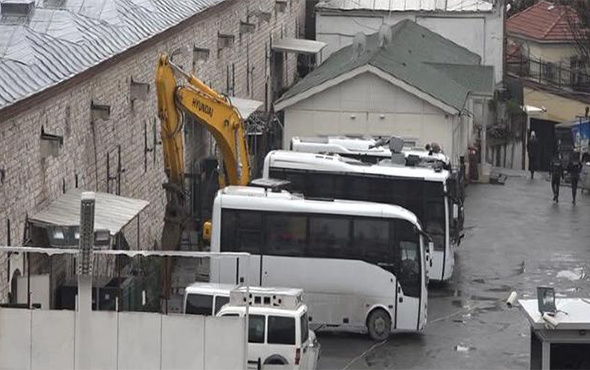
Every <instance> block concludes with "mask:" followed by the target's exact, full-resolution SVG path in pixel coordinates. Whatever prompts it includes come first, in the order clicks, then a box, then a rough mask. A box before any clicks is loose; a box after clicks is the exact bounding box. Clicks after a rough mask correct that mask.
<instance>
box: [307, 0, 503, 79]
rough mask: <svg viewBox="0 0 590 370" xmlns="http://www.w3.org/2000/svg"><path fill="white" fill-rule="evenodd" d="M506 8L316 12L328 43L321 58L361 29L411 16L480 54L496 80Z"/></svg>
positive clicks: (373, 29)
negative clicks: (472, 11)
mask: <svg viewBox="0 0 590 370" xmlns="http://www.w3.org/2000/svg"><path fill="white" fill-rule="evenodd" d="M502 13H503V11H502V10H501V7H500V8H497V9H495V10H494V11H493V12H487V13H484V12H480V13H467V12H466V13H464V14H460V13H448V14H449V15H445V14H443V13H441V12H437V13H418V12H392V13H390V14H388V13H383V12H368V13H366V14H364V13H363V15H362V16H358V14H360V12H356V13H355V14H357V16H353V15H349V14H345V13H344V14H328V13H326V12H322V11H319V12H318V13H317V14H316V39H317V40H318V41H323V42H325V43H327V44H328V46H326V48H325V49H324V50H323V51H322V60H326V58H327V57H328V56H329V55H330V54H332V53H333V52H334V51H336V50H338V49H340V48H342V47H344V46H346V45H350V44H351V43H352V39H353V37H354V35H355V34H356V33H358V32H363V33H366V34H371V33H375V32H377V31H378V30H379V27H380V26H381V25H382V24H389V25H394V24H396V23H398V22H399V21H401V20H404V19H410V20H413V21H415V22H417V23H418V24H420V25H422V26H424V27H426V28H428V29H430V30H432V31H434V32H436V33H438V34H440V35H442V36H443V37H445V38H447V39H449V40H451V41H453V42H455V43H457V44H458V45H461V46H463V47H465V48H466V49H468V50H470V51H471V52H473V53H476V54H478V55H479V56H481V58H482V62H481V64H482V65H491V66H493V67H494V76H495V82H496V83H498V82H500V81H502V73H503V69H502V68H503V64H502V54H503V43H502V38H503V22H502V19H503V14H502Z"/></svg>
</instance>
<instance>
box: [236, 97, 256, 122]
mask: <svg viewBox="0 0 590 370" xmlns="http://www.w3.org/2000/svg"><path fill="white" fill-rule="evenodd" d="M229 100H230V101H231V103H232V105H233V106H234V107H236V109H237V110H238V112H240V116H242V119H243V120H247V119H248V117H250V115H251V114H252V113H254V112H255V111H256V110H258V108H260V107H261V106H262V105H263V104H264V103H263V102H261V101H258V100H250V99H242V98H236V97H233V96H230V97H229Z"/></svg>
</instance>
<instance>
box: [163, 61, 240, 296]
mask: <svg viewBox="0 0 590 370" xmlns="http://www.w3.org/2000/svg"><path fill="white" fill-rule="evenodd" d="M177 76H181V77H183V78H184V79H185V83H184V84H179V83H178V81H177V79H176V77H177ZM156 91H157V98H158V116H159V118H160V126H161V136H162V148H163V149H162V150H163V155H164V166H165V170H166V176H167V178H168V182H167V183H165V184H164V188H165V189H166V198H167V204H166V211H165V216H164V229H163V230H162V239H161V245H162V249H163V250H175V249H177V248H178V246H179V244H180V239H181V236H182V232H183V230H184V227H185V224H186V221H187V220H188V217H187V216H186V211H185V199H184V198H185V196H184V141H183V134H182V132H183V131H182V117H183V114H185V115H189V116H191V117H193V118H195V120H196V121H197V122H199V123H200V124H202V125H204V126H205V127H206V128H207V130H208V131H209V132H210V133H211V134H212V136H213V138H214V139H215V141H216V143H217V146H218V148H219V151H220V154H221V157H222V160H223V161H222V163H221V167H222V169H221V170H220V171H219V179H218V180H219V187H220V188H222V187H224V186H226V185H228V184H231V185H246V184H248V182H249V181H250V163H249V158H248V146H247V142H246V138H245V130H244V127H243V120H242V117H241V116H240V113H239V112H238V110H237V109H236V108H235V107H234V106H233V105H232V104H231V102H230V100H229V98H227V97H225V96H223V95H221V94H219V93H217V92H216V91H214V90H213V89H211V88H210V87H209V86H207V85H205V84H204V83H203V82H202V81H200V80H199V79H198V78H196V77H195V76H193V75H189V74H187V73H185V72H184V71H182V70H181V69H180V68H179V67H178V66H176V65H175V64H174V63H173V62H172V61H171V60H170V57H169V56H168V54H165V53H164V54H162V55H161V56H160V58H159V60H158V65H157V68H156ZM171 272H172V271H171V264H170V261H169V260H166V261H165V262H164V265H163V271H162V273H163V275H162V293H163V298H164V299H166V300H167V299H168V293H169V291H170V282H171Z"/></svg>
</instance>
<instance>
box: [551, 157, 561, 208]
mask: <svg viewBox="0 0 590 370" xmlns="http://www.w3.org/2000/svg"><path fill="white" fill-rule="evenodd" d="M549 171H550V173H551V190H553V201H554V202H555V203H559V184H560V182H561V179H562V177H563V165H562V164H561V159H560V158H559V156H557V155H555V156H553V159H552V160H551V163H550V165H549Z"/></svg>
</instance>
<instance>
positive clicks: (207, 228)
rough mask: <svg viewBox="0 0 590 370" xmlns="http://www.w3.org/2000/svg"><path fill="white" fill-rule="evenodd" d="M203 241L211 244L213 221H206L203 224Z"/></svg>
mask: <svg viewBox="0 0 590 370" xmlns="http://www.w3.org/2000/svg"><path fill="white" fill-rule="evenodd" d="M203 240H205V241H207V242H211V221H206V222H205V223H204V224H203Z"/></svg>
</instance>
